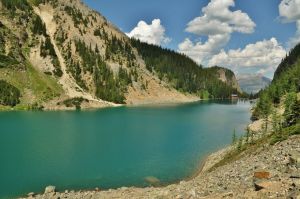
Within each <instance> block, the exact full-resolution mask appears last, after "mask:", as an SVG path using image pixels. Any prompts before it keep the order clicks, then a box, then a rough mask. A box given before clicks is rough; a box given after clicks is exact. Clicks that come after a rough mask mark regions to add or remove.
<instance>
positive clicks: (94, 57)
mask: <svg viewBox="0 0 300 199" xmlns="http://www.w3.org/2000/svg"><path fill="white" fill-rule="evenodd" d="M75 46H76V51H77V53H78V54H79V56H80V57H81V60H78V61H71V64H70V65H69V67H68V68H69V70H70V71H71V73H72V75H73V76H74V78H75V79H76V81H77V83H78V84H84V80H83V79H82V76H83V75H84V74H85V73H86V72H90V73H91V74H92V75H93V77H94V78H93V80H94V84H95V87H96V92H95V95H96V96H97V97H99V98H100V99H103V100H106V101H111V102H115V103H120V104H123V103H125V93H126V92H127V87H128V85H129V84H131V83H132V79H131V76H132V74H131V73H130V72H128V71H127V69H125V68H122V67H120V68H119V72H118V74H117V75H114V73H113V72H112V71H111V69H110V68H109V67H108V66H107V65H106V63H105V61H104V60H103V58H102V57H101V55H100V54H99V52H98V50H97V46H96V47H95V49H92V47H91V45H90V46H89V47H88V46H86V45H85V43H84V42H83V41H80V40H78V41H76V42H75ZM69 47H70V46H69ZM66 58H71V53H69V54H68V55H67V56H66ZM74 66H75V67H74ZM86 88H87V87H86Z"/></svg>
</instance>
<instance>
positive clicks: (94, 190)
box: [16, 145, 231, 198]
mask: <svg viewBox="0 0 300 199" xmlns="http://www.w3.org/2000/svg"><path fill="white" fill-rule="evenodd" d="M230 147H231V145H228V146H225V147H224V148H221V149H218V150H216V151H214V152H212V153H207V154H206V155H204V157H203V158H201V160H199V165H198V168H197V169H196V170H195V172H193V174H191V175H190V176H187V177H184V178H182V179H180V180H176V181H173V182H170V183H163V184H158V185H156V186H155V185H149V186H144V187H142V186H141V187H139V186H128V187H126V186H123V187H118V188H107V189H101V187H95V188H91V189H78V190H76V189H68V190H55V191H54V193H60V194H64V193H80V194H85V193H101V192H114V191H119V190H127V189H139V190H147V189H164V188H168V187H169V186H178V185H181V184H182V183H188V182H191V181H193V180H195V179H196V178H197V177H198V176H199V175H201V174H203V173H205V172H206V171H207V170H204V169H205V167H206V165H207V164H208V163H211V162H213V163H212V165H215V164H216V163H217V162H216V161H215V160H214V159H213V158H212V157H213V156H215V155H219V153H220V152H222V151H224V150H228V148H230ZM222 157H223V156H222ZM209 168H210V167H209ZM49 186H54V187H55V185H48V186H47V187H49ZM47 187H45V189H46V188H47ZM44 194H46V193H43V192H40V193H34V192H30V193H27V194H24V195H20V196H19V197H16V198H32V197H31V196H36V195H44Z"/></svg>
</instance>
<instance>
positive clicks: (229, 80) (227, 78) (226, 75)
mask: <svg viewBox="0 0 300 199" xmlns="http://www.w3.org/2000/svg"><path fill="white" fill-rule="evenodd" d="M215 68H217V70H218V73H219V79H220V80H221V81H222V82H225V83H226V84H228V85H230V86H232V87H233V88H236V89H237V91H238V92H242V90H241V88H240V85H239V83H238V81H237V79H236V77H235V74H234V73H233V72H232V71H230V70H228V69H226V68H221V67H215Z"/></svg>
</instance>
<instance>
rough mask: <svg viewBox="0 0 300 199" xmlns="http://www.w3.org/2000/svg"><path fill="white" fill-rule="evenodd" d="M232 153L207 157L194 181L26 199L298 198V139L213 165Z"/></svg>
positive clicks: (49, 193)
mask: <svg viewBox="0 0 300 199" xmlns="http://www.w3.org/2000/svg"><path fill="white" fill-rule="evenodd" d="M232 150H235V149H234V147H232V146H230V147H227V148H225V149H222V150H220V151H218V152H216V153H213V154H212V155H210V156H209V157H207V159H206V161H205V164H204V165H203V168H202V170H201V172H200V173H199V174H198V175H197V176H195V177H194V178H191V179H187V180H186V181H181V182H179V183H177V184H172V185H168V186H165V187H147V188H135V187H130V188H128V187H123V188H119V189H115V190H112V189H110V190H103V191H102V190H100V189H99V188H96V189H95V190H90V191H64V192H56V190H55V187H47V188H46V190H45V193H44V194H34V193H30V194H29V195H28V196H27V197H25V198H37V199H42V198H43V199H44V198H45V199H46V198H56V199H58V198H78V199H81V198H95V199H96V198H104V199H106V198H128V199H129V198H130V199H132V198H139V199H140V198H147V199H148V198H177V199H179V198H182V199H184V198H295V199H299V198H300V136H299V135H295V136H291V137H290V138H288V139H287V140H285V141H283V142H280V143H277V144H275V145H272V146H271V145H269V144H268V143H267V142H266V143H263V144H261V145H260V146H259V147H256V148H250V149H249V150H246V151H244V152H242V153H241V154H240V155H239V157H238V158H237V159H236V160H233V161H230V162H228V163H226V164H223V165H219V166H218V167H216V166H215V165H216V164H217V163H219V162H220V161H221V160H223V159H224V158H225V157H226V155H227V154H228V153H229V152H230V151H232Z"/></svg>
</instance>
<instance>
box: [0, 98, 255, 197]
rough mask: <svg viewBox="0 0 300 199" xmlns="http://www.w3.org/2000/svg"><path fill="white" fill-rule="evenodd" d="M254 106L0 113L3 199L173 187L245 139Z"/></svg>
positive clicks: (227, 104) (217, 104) (209, 104)
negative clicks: (50, 188)
mask: <svg viewBox="0 0 300 199" xmlns="http://www.w3.org/2000/svg"><path fill="white" fill-rule="evenodd" d="M249 109H250V104H249V103H248V102H238V103H232V102H230V101H219V102H218V101H210V102H208V101H207V102H197V103H191V104H184V105H174V106H156V107H155V106H154V107H120V108H107V109H102V110H97V111H81V112H80V111H79V112H76V111H74V112H72V111H70V112H67V111H66V112H1V113H0V198H7V197H16V196H20V195H24V194H25V195H26V194H27V193H29V192H32V191H33V192H43V190H44V188H45V187H46V186H47V185H55V186H56V187H57V189H58V190H60V191H64V190H65V189H68V190H79V189H81V190H82V189H94V188H95V187H100V188H101V189H109V188H118V187H123V186H127V187H128V186H139V187H144V186H147V185H149V184H148V182H146V181H145V178H146V177H148V176H154V177H155V178H158V179H159V180H160V181H161V184H167V183H172V182H176V181H179V180H182V179H184V178H187V177H189V176H191V175H193V174H194V173H195V172H196V171H197V169H199V165H200V163H201V160H203V158H204V157H205V156H206V155H207V154H208V153H211V152H213V151H215V150H217V149H220V148H222V147H224V146H226V145H228V144H230V143H231V138H232V132H233V130H234V129H236V131H237V134H242V133H244V129H245V127H246V125H247V123H249V122H250V111H249Z"/></svg>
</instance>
